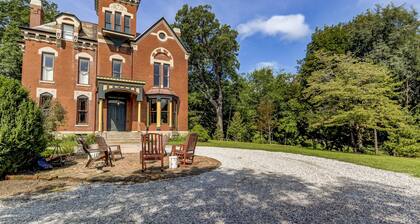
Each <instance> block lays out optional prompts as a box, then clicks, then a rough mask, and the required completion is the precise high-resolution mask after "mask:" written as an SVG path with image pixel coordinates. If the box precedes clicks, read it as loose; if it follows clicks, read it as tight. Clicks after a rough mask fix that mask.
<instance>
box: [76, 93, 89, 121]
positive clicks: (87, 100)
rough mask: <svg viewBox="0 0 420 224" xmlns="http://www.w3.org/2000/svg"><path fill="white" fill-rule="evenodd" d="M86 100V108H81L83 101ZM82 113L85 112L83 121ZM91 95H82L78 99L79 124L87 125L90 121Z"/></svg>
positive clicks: (77, 113)
mask: <svg viewBox="0 0 420 224" xmlns="http://www.w3.org/2000/svg"><path fill="white" fill-rule="evenodd" d="M82 102H85V109H84V110H82V109H81V103H82ZM81 114H84V118H85V120H84V121H81V119H80V117H81ZM88 115H89V97H87V96H85V95H80V96H78V97H77V100H76V124H77V125H86V124H88V123H89V118H88V117H89V116H88Z"/></svg>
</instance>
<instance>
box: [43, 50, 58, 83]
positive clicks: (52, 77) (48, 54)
mask: <svg viewBox="0 0 420 224" xmlns="http://www.w3.org/2000/svg"><path fill="white" fill-rule="evenodd" d="M49 56H51V58H52V67H51V68H49V69H51V79H48V77H46V69H47V67H46V64H45V62H46V57H49ZM41 57H42V61H41V80H42V81H49V82H52V81H54V67H55V54H53V53H48V52H42V55H41Z"/></svg>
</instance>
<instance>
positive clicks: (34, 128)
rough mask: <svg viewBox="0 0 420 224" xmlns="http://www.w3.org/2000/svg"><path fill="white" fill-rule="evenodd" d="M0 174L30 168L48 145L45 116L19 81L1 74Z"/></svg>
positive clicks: (0, 175)
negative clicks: (44, 124)
mask: <svg viewBox="0 0 420 224" xmlns="http://www.w3.org/2000/svg"><path fill="white" fill-rule="evenodd" d="M0 96H1V98H0V177H2V176H4V175H5V174H7V173H14V172H18V171H20V170H23V169H27V168H31V167H32V166H33V165H34V164H35V163H36V159H37V155H38V154H39V153H41V152H42V151H43V150H45V148H46V141H45V138H44V137H45V135H44V128H43V117H42V113H41V110H40V109H39V108H38V106H37V105H36V104H35V103H34V102H33V101H31V100H30V99H29V96H28V93H27V91H26V90H25V89H24V88H23V87H22V86H21V85H20V83H19V82H18V81H16V80H12V79H10V78H6V77H3V76H0Z"/></svg>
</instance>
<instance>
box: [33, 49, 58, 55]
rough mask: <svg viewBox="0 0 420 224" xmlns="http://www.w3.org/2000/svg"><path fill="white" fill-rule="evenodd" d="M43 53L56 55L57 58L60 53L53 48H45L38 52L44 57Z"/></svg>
mask: <svg viewBox="0 0 420 224" xmlns="http://www.w3.org/2000/svg"><path fill="white" fill-rule="evenodd" d="M43 53H50V54H54V55H55V57H58V51H56V50H55V49H54V48H51V47H43V48H40V49H39V50H38V54H39V55H42V54H43Z"/></svg>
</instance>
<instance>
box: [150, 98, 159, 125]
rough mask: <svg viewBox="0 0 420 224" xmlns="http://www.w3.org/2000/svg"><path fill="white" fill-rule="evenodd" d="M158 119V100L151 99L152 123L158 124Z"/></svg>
mask: <svg viewBox="0 0 420 224" xmlns="http://www.w3.org/2000/svg"><path fill="white" fill-rule="evenodd" d="M156 121H157V101H156V100H155V99H152V100H151V101H150V123H151V124H156Z"/></svg>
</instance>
